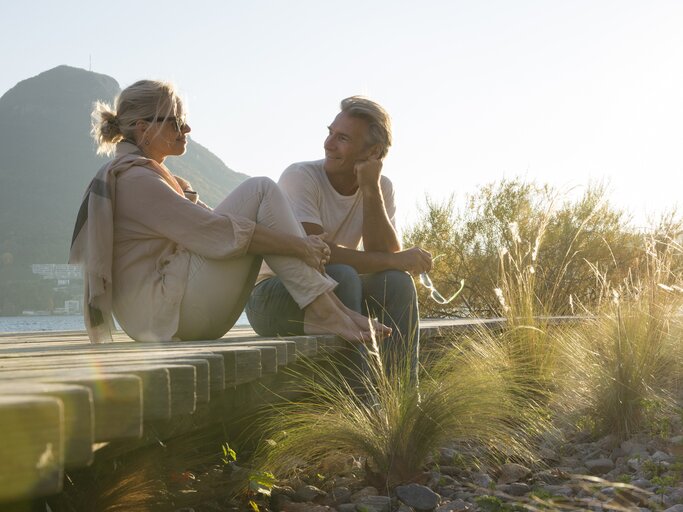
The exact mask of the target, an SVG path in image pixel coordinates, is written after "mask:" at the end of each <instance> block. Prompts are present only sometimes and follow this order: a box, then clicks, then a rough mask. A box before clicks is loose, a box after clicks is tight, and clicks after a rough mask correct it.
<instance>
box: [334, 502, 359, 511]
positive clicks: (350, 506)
mask: <svg viewBox="0 0 683 512" xmlns="http://www.w3.org/2000/svg"><path fill="white" fill-rule="evenodd" d="M337 512H356V504H355V503H344V504H342V505H337Z"/></svg>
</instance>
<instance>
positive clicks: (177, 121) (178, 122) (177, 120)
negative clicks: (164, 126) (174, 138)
mask: <svg viewBox="0 0 683 512" xmlns="http://www.w3.org/2000/svg"><path fill="white" fill-rule="evenodd" d="M145 121H147V122H148V123H166V122H172V123H173V124H174V127H175V130H176V131H177V132H181V131H183V128H185V126H187V122H186V121H185V117H178V116H170V117H148V118H147V119H145Z"/></svg>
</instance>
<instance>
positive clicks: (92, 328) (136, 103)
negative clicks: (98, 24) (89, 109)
mask: <svg viewBox="0 0 683 512" xmlns="http://www.w3.org/2000/svg"><path fill="white" fill-rule="evenodd" d="M189 132H190V126H189V125H188V124H187V121H186V115H185V111H184V108H183V103H182V101H181V99H180V98H179V96H178V95H177V93H176V91H175V89H174V87H173V85H172V84H170V83H168V82H161V81H152V80H142V81H139V82H136V83H134V84H132V85H131V86H129V87H128V88H126V89H124V90H123V91H122V92H121V94H120V95H119V96H118V97H117V98H116V101H115V103H114V106H113V107H111V106H109V105H107V104H105V103H102V102H97V103H96V105H95V109H94V111H93V130H92V133H93V136H94V138H95V141H96V143H97V146H98V153H101V154H107V155H113V159H112V160H111V161H110V162H108V163H107V164H106V165H105V166H104V167H103V168H102V169H100V170H99V172H98V173H97V174H96V176H95V177H94V179H93V180H92V182H91V183H90V186H89V187H88V189H87V191H86V194H85V197H84V200H83V203H82V205H81V208H80V210H79V212H78V217H77V220H76V226H75V228H74V236H73V239H72V245H71V255H70V262H73V263H82V264H83V265H84V277H85V299H84V310H85V320H86V327H87V329H88V334H89V336H90V339H91V341H92V342H101V341H108V340H111V330H112V328H113V325H114V324H113V319H112V314H113V315H114V316H115V317H116V319H117V321H118V322H119V324H120V325H121V327H122V328H123V330H124V331H125V332H126V333H127V334H128V335H129V336H130V337H131V338H133V339H135V340H139V341H157V340H172V339H174V340H200V339H215V338H219V337H221V336H222V335H223V334H225V333H226V332H227V331H228V330H229V329H230V328H231V327H232V326H233V325H234V323H235V321H236V320H237V318H238V317H239V315H240V314H241V312H242V310H243V308H244V304H245V302H246V300H247V297H248V296H249V292H250V291H251V289H252V287H253V285H254V280H255V278H256V274H257V272H258V269H259V266H260V263H261V258H264V259H265V261H266V262H267V263H268V265H269V266H270V267H271V268H272V269H273V270H274V271H275V272H276V273H277V274H278V275H279V276H280V277H281V278H282V280H283V281H284V283H285V284H286V286H287V287H288V290H289V291H290V293H291V294H292V296H293V297H294V298H295V300H296V301H297V303H298V305H299V306H300V307H301V309H302V310H303V311H304V332H305V333H308V334H320V333H333V334H338V335H340V336H342V337H344V338H346V339H348V340H350V341H359V342H365V341H368V340H369V339H370V336H371V332H370V331H371V328H370V325H369V323H368V322H369V319H368V318H366V317H364V316H362V315H360V314H358V313H355V312H353V311H351V310H348V309H347V308H346V307H345V306H344V305H343V304H342V303H341V302H340V301H339V300H338V299H337V298H336V296H335V295H334V293H333V292H332V290H333V289H334V287H335V286H336V283H335V281H333V280H332V279H330V278H329V277H327V276H326V275H325V274H324V272H323V270H324V265H325V263H326V262H327V261H328V258H329V248H328V247H327V245H326V244H325V243H324V242H323V240H322V238H321V237H319V236H306V235H305V234H304V232H303V229H302V228H301V226H300V224H299V223H298V222H297V221H296V219H295V218H294V215H293V213H292V211H291V209H290V207H289V204H288V202H287V200H286V198H285V197H284V196H283V194H282V193H281V191H280V190H279V188H278V187H277V185H276V184H275V183H274V182H273V181H272V180H270V179H268V178H250V179H248V180H246V181H245V182H243V183H242V184H240V185H239V186H238V187H237V188H236V189H235V190H234V191H233V192H232V193H231V194H229V195H228V197H226V198H225V200H223V202H221V203H220V204H219V205H218V206H217V207H216V208H214V209H211V208H209V207H208V206H206V205H205V204H204V203H202V202H201V201H199V200H198V196H197V193H196V192H195V191H194V190H193V189H192V186H191V184H190V183H189V182H187V181H186V180H185V179H183V178H180V177H177V176H173V175H172V174H171V172H170V171H169V170H168V168H167V167H166V166H165V165H164V160H165V159H166V158H167V157H169V156H179V155H182V154H183V153H184V152H185V149H186V146H187V134H188V133H189ZM373 323H374V326H373V328H374V329H379V331H380V333H383V332H386V330H387V329H388V328H386V327H384V326H383V325H381V324H378V323H377V322H376V321H373Z"/></svg>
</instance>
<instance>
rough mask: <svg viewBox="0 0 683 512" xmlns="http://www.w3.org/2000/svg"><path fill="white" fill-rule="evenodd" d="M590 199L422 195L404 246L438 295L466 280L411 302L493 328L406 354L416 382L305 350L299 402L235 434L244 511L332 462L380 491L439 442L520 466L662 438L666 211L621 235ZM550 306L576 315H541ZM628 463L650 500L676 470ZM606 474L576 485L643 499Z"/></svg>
mask: <svg viewBox="0 0 683 512" xmlns="http://www.w3.org/2000/svg"><path fill="white" fill-rule="evenodd" d="M603 196H604V191H603V190H602V189H601V188H600V187H596V188H593V189H590V190H588V191H587V192H586V193H585V194H584V195H583V196H582V197H581V198H580V199H579V200H577V201H574V202H560V201H558V199H557V196H556V194H555V192H554V191H552V190H550V189H548V188H547V187H538V186H535V185H529V184H524V183H521V182H519V181H511V182H504V183H502V184H501V185H498V186H490V187H487V188H485V189H484V190H483V191H482V192H481V193H480V194H478V195H476V196H475V197H473V198H471V199H470V205H471V206H472V208H473V210H472V212H471V213H463V212H460V213H458V212H457V211H454V209H453V203H452V201H448V202H446V203H445V204H443V205H435V204H432V203H430V202H429V201H428V210H427V212H426V213H425V214H424V215H425V219H426V222H424V223H422V224H421V226H420V227H419V228H417V227H416V228H413V230H412V231H411V232H410V233H409V235H408V237H409V240H408V242H412V243H420V244H421V245H424V246H426V247H427V248H429V249H431V250H432V252H433V253H434V254H437V255H443V256H442V257H440V258H438V259H437V260H436V268H435V269H434V271H433V272H431V273H430V274H431V275H432V277H433V280H434V281H435V282H436V283H437V287H438V288H439V289H440V290H441V291H443V292H444V294H445V295H450V293H451V291H450V290H449V288H453V289H457V288H458V287H459V281H460V279H462V278H464V279H465V280H466V283H467V288H466V292H464V293H466V297H465V299H464V300H463V302H460V303H458V302H457V301H456V302H454V303H451V304H448V305H445V306H444V305H439V304H436V303H435V302H431V301H430V300H429V299H428V298H427V296H421V299H422V304H421V307H422V310H423V311H425V310H427V311H434V312H435V314H444V315H445V314H461V315H473V314H477V315H480V314H481V313H482V312H488V313H489V314H492V315H497V316H503V317H504V318H505V319H506V320H507V322H506V325H505V326H504V328H502V329H501V330H499V331H495V330H492V329H487V328H482V329H479V330H476V331H473V332H469V333H467V334H464V335H459V336H458V337H457V338H455V337H454V338H453V339H450V340H445V341H444V340H442V343H441V344H440V345H439V346H437V347H429V348H430V350H429V351H423V354H424V355H425V356H426V357H423V358H422V359H421V365H422V366H421V367H420V372H419V386H416V385H415V382H414V381H413V380H411V372H410V362H409V361H403V365H402V366H398V367H394V368H385V367H384V366H383V359H382V358H381V357H380V354H379V348H378V343H377V342H375V344H374V346H373V347H372V348H371V350H370V351H369V357H368V366H369V368H366V369H363V370H360V369H358V368H354V367H351V366H350V365H349V364H347V365H346V366H345V365H343V364H339V362H338V361H333V362H332V364H329V362H328V361H326V360H317V361H316V362H311V361H304V362H303V363H302V364H301V365H300V366H299V367H298V368H299V370H298V371H291V373H290V377H291V378H290V379H289V381H288V386H289V387H288V388H287V390H286V392H287V395H288V396H297V397H298V398H297V399H285V398H284V397H281V398H282V399H281V401H280V402H279V403H278V405H276V406H272V407H271V408H270V409H269V410H268V414H266V415H263V414H259V415H258V420H257V424H258V429H257V428H254V429H252V431H254V432H255V431H257V430H258V431H259V432H261V434H262V435H261V437H260V438H259V439H260V442H259V446H258V450H257V453H256V456H255V457H254V460H253V461H252V463H253V465H254V468H255V469H253V470H250V471H246V472H242V474H241V477H240V478H237V479H236V480H237V481H239V482H240V483H239V485H240V489H241V492H242V493H243V496H246V498H245V499H246V502H247V503H250V504H251V505H250V506H251V507H252V508H253V509H255V510H256V509H258V506H259V505H258V503H260V501H259V496H263V495H267V494H268V493H270V491H271V489H272V488H273V486H274V484H275V482H276V480H275V479H276V478H277V479H280V481H285V482H287V481H289V482H295V481H298V482H314V483H319V482H323V481H324V480H325V479H326V478H327V475H330V474H334V473H336V474H340V473H347V472H349V471H350V470H349V468H355V469H353V471H355V472H356V473H358V474H362V476H363V478H364V479H365V483H367V484H371V485H373V486H375V487H377V488H379V489H381V490H384V491H385V492H387V493H390V492H391V490H392V489H393V487H394V486H396V485H397V484H401V483H407V482H425V478H426V476H425V475H427V474H428V473H426V472H425V469H426V468H429V467H434V466H433V464H434V460H435V457H434V453H436V452H438V451H439V449H441V448H444V447H448V448H450V449H452V450H454V453H455V454H456V456H454V457H453V459H454V460H453V461H452V464H453V465H454V466H459V467H463V468H467V469H482V468H483V469H487V468H488V469H490V468H491V467H492V466H497V465H499V464H500V463H504V462H505V463H506V462H521V463H525V464H528V465H534V464H536V463H537V462H538V461H539V457H538V455H537V453H538V451H539V449H540V447H541V445H542V444H543V443H548V442H553V441H558V443H561V441H562V439H563V437H566V436H571V435H573V434H574V433H577V432H578V431H581V432H582V433H583V434H586V435H587V436H593V438H598V437H603V436H606V435H611V437H612V438H613V439H614V440H615V442H617V443H618V442H619V441H620V440H623V439H626V438H629V437H632V436H633V435H634V434H636V433H639V432H648V433H649V434H650V435H661V436H668V435H669V433H670V432H669V429H670V424H669V423H668V422H669V419H670V418H671V415H672V412H673V410H674V408H675V407H676V404H675V400H674V397H675V396H676V394H677V393H680V391H681V389H682V388H681V383H682V379H683V340H682V336H683V324H682V323H681V318H680V313H681V308H682V307H683V265H682V260H683V258H682V254H681V251H682V249H683V248H682V247H681V246H680V244H679V243H678V242H677V235H678V234H679V232H680V227H681V224H680V222H679V221H678V220H677V218H676V216H675V215H673V214H672V215H669V216H667V217H665V218H664V219H663V220H662V222H660V224H659V225H658V226H657V227H655V228H654V229H652V230H651V232H650V233H648V234H642V233H635V232H633V231H631V230H629V229H627V225H626V220H625V219H626V218H625V216H624V215H623V214H621V213H620V212H616V211H614V210H613V209H612V208H611V207H610V206H609V205H607V204H606V202H605V201H604V199H603ZM558 205H559V206H558ZM410 237H412V238H410ZM425 241H429V242H430V243H433V244H434V245H431V246H430V245H428V244H427V243H425ZM470 272H474V273H470ZM425 300H426V301H427V302H425ZM430 308H431V310H430ZM560 314H574V315H580V317H581V321H577V319H574V320H573V321H572V322H564V323H563V322H559V321H557V319H556V318H555V319H553V318H552V317H553V316H554V315H560ZM349 374H352V378H349ZM278 391H279V392H283V394H284V392H285V390H284V387H283V388H279V389H278ZM679 406H680V405H679ZM211 453H212V457H214V459H215V458H218V459H219V460H221V461H222V462H221V464H222V466H224V470H223V472H225V471H226V470H228V471H227V472H228V473H231V474H233V476H237V475H238V473H240V470H239V468H238V467H237V464H236V454H235V453H234V451H233V450H232V449H231V448H230V446H229V445H227V444H226V445H223V446H222V447H221V448H220V450H215V449H214V450H213V451H212V452H211ZM430 464H431V466H430ZM648 464H650V465H652V467H651V468H650V467H649V466H648ZM240 465H241V461H240ZM673 467H674V466H671V468H673ZM643 468H644V470H647V471H649V473H651V479H652V482H653V483H655V484H656V485H657V486H658V488H657V491H656V492H657V493H658V494H661V495H662V496H663V494H664V493H665V492H666V490H667V489H669V488H670V487H672V486H673V485H677V482H679V481H680V468H679V469H677V470H676V471H677V472H676V471H673V470H671V471H668V470H667V471H666V472H665V471H664V466H663V465H661V466H660V465H659V463H654V462H652V461H645V462H644V463H643ZM356 470H357V471H356ZM271 472H272V474H271ZM175 473H176V474H178V471H176V472H175ZM180 474H182V472H180ZM614 478H615V479H617V480H619V481H618V482H607V481H605V480H602V479H600V478H597V477H592V476H584V477H576V479H575V480H578V481H579V485H580V486H581V488H583V489H585V491H586V495H587V496H598V495H600V493H601V492H602V491H601V490H602V489H605V488H607V487H611V488H613V489H616V491H615V492H617V495H619V496H621V497H623V498H624V499H625V500H627V502H628V500H636V501H638V500H640V501H643V500H647V496H646V494H647V493H644V492H643V491H642V490H641V489H639V488H638V487H636V486H635V485H632V484H631V475H629V474H626V473H624V474H619V475H615V477H614ZM217 483H218V484H219V485H222V486H225V485H226V484H225V482H224V481H223V480H218V481H217ZM235 485H237V484H235ZM484 485H485V484H484ZM235 489H237V488H235ZM162 490H165V491H167V489H162ZM224 490H225V489H223V491H224ZM494 490H495V484H493V486H492V488H491V491H494ZM235 492H237V491H235ZM596 493H597V494H596ZM491 494H492V493H491ZM157 495H158V493H157ZM150 496H153V495H152V494H150ZM603 498H605V500H606V499H608V497H606V496H599V499H600V500H603ZM150 499H151V498H150ZM633 502H635V501H633ZM477 504H478V506H479V508H480V509H482V510H519V509H520V508H519V507H520V505H519V504H523V506H524V507H525V508H526V509H550V510H575V509H577V508H585V507H593V506H597V505H598V503H597V501H594V500H593V501H591V498H586V502H585V503H581V504H579V505H577V504H576V502H569V501H567V500H566V499H565V498H563V497H562V496H553V495H551V494H548V495H545V494H544V491H543V490H538V491H534V492H533V493H530V494H529V495H528V496H527V497H525V498H520V499H519V504H514V505H510V504H509V503H506V502H504V501H503V500H501V499H500V497H499V496H493V495H491V496H480V497H479V498H478V499H477Z"/></svg>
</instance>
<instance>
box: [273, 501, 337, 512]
mask: <svg viewBox="0 0 683 512" xmlns="http://www.w3.org/2000/svg"><path fill="white" fill-rule="evenodd" d="M281 510H282V512H334V509H333V508H330V507H328V506H326V505H316V504H315V503H295V502H293V501H290V502H289V503H287V504H286V505H285V506H284V507H282V509H281Z"/></svg>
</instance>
